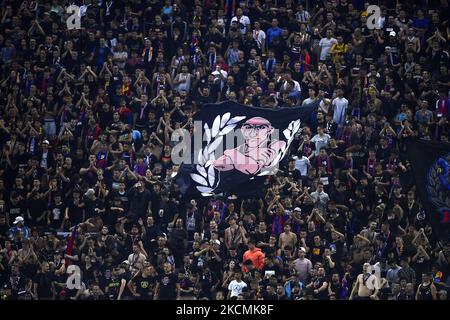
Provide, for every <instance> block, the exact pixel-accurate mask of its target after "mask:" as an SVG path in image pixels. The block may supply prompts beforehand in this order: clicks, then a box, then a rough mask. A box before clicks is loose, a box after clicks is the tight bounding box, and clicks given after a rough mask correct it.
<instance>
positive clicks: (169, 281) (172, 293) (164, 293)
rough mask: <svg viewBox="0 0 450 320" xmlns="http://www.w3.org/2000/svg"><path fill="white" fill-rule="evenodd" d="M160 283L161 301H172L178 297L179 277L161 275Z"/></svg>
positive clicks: (159, 277)
mask: <svg viewBox="0 0 450 320" xmlns="http://www.w3.org/2000/svg"><path fill="white" fill-rule="evenodd" d="M158 283H159V285H160V286H159V299H160V300H171V299H175V298H176V297H177V290H176V285H177V283H178V276H177V275H176V274H173V273H171V274H165V273H163V274H161V275H160V276H158Z"/></svg>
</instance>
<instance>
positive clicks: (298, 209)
mask: <svg viewBox="0 0 450 320" xmlns="http://www.w3.org/2000/svg"><path fill="white" fill-rule="evenodd" d="M294 211H298V212H302V209H300V208H299V207H295V209H294Z"/></svg>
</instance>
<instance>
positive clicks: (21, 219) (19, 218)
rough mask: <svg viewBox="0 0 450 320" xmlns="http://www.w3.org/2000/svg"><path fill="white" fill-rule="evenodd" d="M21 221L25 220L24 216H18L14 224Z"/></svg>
mask: <svg viewBox="0 0 450 320" xmlns="http://www.w3.org/2000/svg"><path fill="white" fill-rule="evenodd" d="M19 222H23V218H22V217H20V216H19V217H16V219H15V220H14V222H13V223H14V224H18V223H19Z"/></svg>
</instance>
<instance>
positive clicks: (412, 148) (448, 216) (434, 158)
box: [407, 138, 450, 242]
mask: <svg viewBox="0 0 450 320" xmlns="http://www.w3.org/2000/svg"><path fill="white" fill-rule="evenodd" d="M407 148H408V149H407V150H408V156H409V161H410V162H411V166H412V169H413V172H414V178H415V181H416V188H417V191H418V193H419V196H420V198H421V201H422V204H423V206H424V209H425V212H426V214H427V217H428V219H429V221H430V223H431V224H432V227H433V230H434V233H435V235H436V237H437V238H438V239H439V240H442V241H444V242H447V241H450V232H449V231H450V176H449V174H450V144H443V143H441V142H439V143H438V142H434V141H424V140H418V139H413V138H411V139H409V140H408V142H407Z"/></svg>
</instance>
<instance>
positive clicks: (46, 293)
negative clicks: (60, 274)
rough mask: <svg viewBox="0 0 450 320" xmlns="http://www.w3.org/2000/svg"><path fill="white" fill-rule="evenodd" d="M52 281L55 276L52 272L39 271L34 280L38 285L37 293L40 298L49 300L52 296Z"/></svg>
mask: <svg viewBox="0 0 450 320" xmlns="http://www.w3.org/2000/svg"><path fill="white" fill-rule="evenodd" d="M52 281H53V277H52V274H51V273H50V272H47V273H38V274H37V275H36V277H35V278H34V280H33V282H34V283H36V284H37V285H38V286H37V295H38V297H39V300H47V299H50V298H51V297H52Z"/></svg>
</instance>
